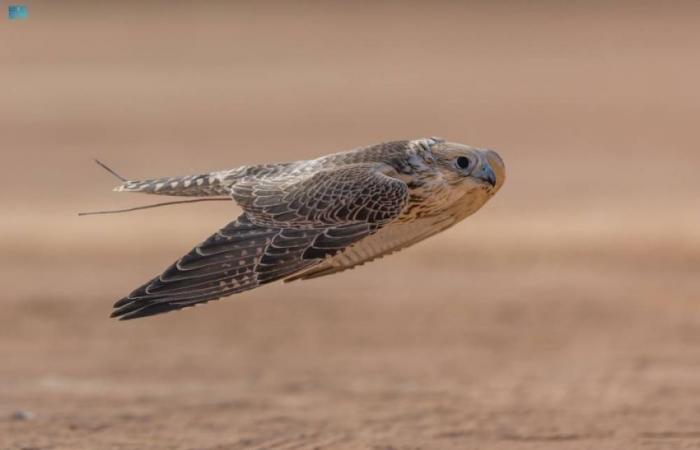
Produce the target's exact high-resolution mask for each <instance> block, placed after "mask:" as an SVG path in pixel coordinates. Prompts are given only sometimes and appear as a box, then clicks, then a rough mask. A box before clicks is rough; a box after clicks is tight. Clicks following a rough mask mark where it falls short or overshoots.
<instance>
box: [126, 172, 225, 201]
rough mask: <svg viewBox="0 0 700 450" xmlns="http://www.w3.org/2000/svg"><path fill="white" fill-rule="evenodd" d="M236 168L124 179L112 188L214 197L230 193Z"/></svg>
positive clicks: (158, 193)
mask: <svg viewBox="0 0 700 450" xmlns="http://www.w3.org/2000/svg"><path fill="white" fill-rule="evenodd" d="M235 172H236V170H235V169H234V170H226V171H221V172H210V173H205V174H200V175H185V176H181V177H167V178H156V179H151V180H143V181H125V182H124V183H123V184H122V185H121V186H117V187H116V188H114V190H115V191H117V192H141V193H144V194H157V195H172V196H181V197H216V196H228V195H230V194H231V186H232V185H233V182H234V179H235V178H236V177H235Z"/></svg>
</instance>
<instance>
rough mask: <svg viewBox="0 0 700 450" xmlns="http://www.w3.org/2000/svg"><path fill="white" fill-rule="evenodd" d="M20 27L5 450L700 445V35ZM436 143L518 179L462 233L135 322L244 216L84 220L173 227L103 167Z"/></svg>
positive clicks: (468, 12)
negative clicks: (164, 284) (172, 277)
mask: <svg viewBox="0 0 700 450" xmlns="http://www.w3.org/2000/svg"><path fill="white" fill-rule="evenodd" d="M4 3H5V2H3V4H0V8H3V9H2V11H3V17H2V18H1V19H0V87H1V89H2V90H1V94H0V136H1V137H2V138H1V139H2V141H1V142H2V143H1V144H0V152H1V155H2V157H1V161H2V168H3V171H2V172H3V173H2V187H1V188H0V204H1V205H2V210H3V213H2V217H3V219H2V220H1V221H0V251H1V253H2V258H0V274H1V275H0V276H1V277H2V293H1V294H0V360H1V362H0V448H12V449H14V448H25V447H32V448H72V449H75V448H183V449H184V448H187V449H195V448H198V449H203V448H206V449H229V448H230V449H234V448H261V449H262V448H333V449H335V448H341V449H342V448H348V449H355V448H359V449H361V448H368V449H379V448H382V449H389V448H396V449H416V448H425V449H442V448H454V449H465V448H489V449H520V448H533V449H534V448H537V449H541V448H567V449H569V448H572V449H573V448H581V449H584V448H586V449H588V448H597V449H602V448H641V447H642V446H644V448H659V449H660V448H664V449H665V448H681V447H675V446H676V445H678V446H690V445H695V444H700V428H699V427H698V426H697V424H698V421H700V409H698V404H700V381H699V380H700V303H699V302H700V298H698V294H700V280H698V271H699V270H700V226H699V225H700V208H699V206H700V205H699V204H698V194H699V193H700V181H699V180H698V176H697V173H698V168H699V167H700V151H699V150H700V149H699V148H698V144H699V141H700V139H698V118H699V115H700V89H698V80H699V79H700V58H699V56H700V45H699V44H700V27H699V26H698V23H699V22H698V20H700V8H698V7H697V6H694V5H693V4H683V3H675V4H674V5H673V6H671V5H666V6H661V4H654V3H653V2H629V3H615V4H613V3H612V2H566V3H565V2H532V3H529V4H526V3H524V2H498V3H496V2H471V3H458V2H425V3H413V2H391V3H384V2H372V3H355V2H345V3H340V2H338V3H329V2H313V3H308V2H303V3H301V2H300V3H267V2H245V3H233V2H231V3H225V2H191V3H190V2H146V1H144V2H131V1H130V2H112V3H109V4H107V2H48V1H28V2H27V3H26V4H27V5H28V7H29V19H28V20H25V21H9V20H7V19H6V18H5V17H4V14H5V13H6V9H5V6H6V5H5V4H4ZM427 136H441V137H444V138H447V139H449V140H452V141H458V142H464V143H468V144H471V145H475V146H482V147H489V148H494V149H496V150H498V151H499V152H500V154H501V155H502V156H503V158H504V159H505V161H506V164H507V170H508V180H507V182H506V185H505V187H504V188H503V190H502V191H501V192H500V193H499V194H498V195H497V196H496V197H495V198H494V199H493V200H492V201H491V202H490V203H489V204H488V205H487V206H486V207H485V208H484V209H483V210H482V211H480V212H479V213H477V214H476V215H475V216H474V217H472V218H471V219H469V220H468V221H466V222H464V223H462V224H460V225H459V226H457V227H455V228H454V229H452V230H450V231H448V232H446V233H443V234H442V235H440V236H438V237H435V238H433V239H430V240H429V241H427V242H425V243H422V244H420V245H419V246H417V247H415V248H411V249H409V250H406V251H404V252H402V253H400V254H397V255H394V256H391V257H388V258H385V259H384V260H381V261H379V262H376V263H373V264H372V265H371V266H365V267H362V268H359V269H356V270H353V271H350V272H347V273H343V274H341V275H338V276H334V277H329V278H324V279H320V280H317V281H311V282H301V283H294V284H289V285H282V284H276V285H272V286H268V287H265V288H262V289H259V290H255V291H252V292H249V293H245V294H242V295H239V296H237V297H233V298H229V299H226V300H225V301H220V302H214V303H212V304H208V305H206V306H203V307H198V308H195V309H191V310H187V311H185V312H180V313H175V314H168V315H166V316H163V317H156V318H152V319H146V320H141V321H134V322H129V323H118V322H115V321H113V320H110V319H108V318H107V315H108V314H109V312H110V307H111V303H112V302H113V301H114V300H116V299H118V298H119V297H120V296H122V295H124V294H126V293H128V292H129V291H130V290H131V289H132V288H134V287H136V286H137V285H139V284H140V283H141V282H143V281H145V280H146V279H148V278H150V277H151V276H153V275H155V274H157V273H159V272H160V271H161V270H162V269H163V268H164V267H165V266H166V265H168V264H169V263H170V262H172V261H173V260H174V259H176V258H177V257H179V256H180V255H182V254H183V253H185V252H186V251H188V250H189V249H190V248H191V247H192V246H193V245H194V244H196V243H197V242H199V241H201V240H202V239H204V238H205V237H207V236H208V235H209V234H211V233H212V232H213V231H215V230H216V229H217V228H219V227H220V226H222V225H224V224H225V223H227V222H228V221H229V220H231V219H232V218H233V217H234V216H235V215H237V214H238V212H239V209H238V208H237V207H235V206H234V205H227V204H219V203H216V204H201V205H187V206H177V207H172V208H170V209H160V210H151V211H144V212H136V213H131V214H125V215H119V216H96V217H83V218H78V217H77V215H76V213H77V212H78V211H84V210H94V209H108V208H117V207H126V206H133V205H140V204H145V203H148V202H150V201H151V200H153V199H152V198H147V197H141V196H138V195H128V194H116V193H113V192H111V188H112V187H113V186H114V185H115V182H116V180H115V179H113V178H111V177H110V176H109V175H108V174H107V173H106V172H104V171H102V170H100V169H99V168H98V167H97V166H95V165H94V164H93V162H92V158H94V157H99V158H101V159H102V160H104V161H105V162H107V163H109V164H111V165H112V166H113V167H114V168H115V169H117V170H118V171H119V172H122V173H123V174H124V175H126V176H128V177H130V178H134V179H138V178H149V177H156V176H169V175H181V174H190V173H198V172H202V171H209V170H213V169H225V168H232V167H235V166H238V165H240V164H247V163H256V162H271V161H281V160H294V159H306V158H311V157H315V156H318V155H321V154H324V153H330V152H334V151H341V150H347V149H350V148H353V147H355V146H359V145H365V144H370V143H375V142H379V141H384V140H392V139H407V138H418V137H427ZM156 200H158V199H156ZM16 411H29V412H31V413H32V415H33V419H32V420H17V418H13V414H14V413H15V412H16ZM682 448H690V447H682Z"/></svg>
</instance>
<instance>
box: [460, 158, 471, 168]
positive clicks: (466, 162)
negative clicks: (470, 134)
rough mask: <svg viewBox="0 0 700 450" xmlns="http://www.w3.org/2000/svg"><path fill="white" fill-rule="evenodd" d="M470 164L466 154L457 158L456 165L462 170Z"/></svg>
mask: <svg viewBox="0 0 700 450" xmlns="http://www.w3.org/2000/svg"><path fill="white" fill-rule="evenodd" d="M470 165H471V161H469V158H467V157H466V156H460V157H459V158H457V167H459V168H460V169H463V170H467V169H468V168H469V166H470Z"/></svg>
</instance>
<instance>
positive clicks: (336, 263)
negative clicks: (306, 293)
mask: <svg viewBox="0 0 700 450" xmlns="http://www.w3.org/2000/svg"><path fill="white" fill-rule="evenodd" d="M455 223H457V220H456V219H455V217H453V216H447V217H442V218H439V217H438V218H436V217H426V218H422V219H416V220H413V221H411V222H401V223H398V222H393V223H390V224H388V225H387V226H385V227H384V228H382V229H381V230H379V231H378V232H377V233H374V234H373V235H371V236H368V237H366V238H364V239H362V240H359V241H357V242H355V243H353V244H352V245H349V246H348V247H346V248H344V249H343V250H342V251H340V252H338V253H337V254H336V255H334V256H333V257H331V258H326V259H325V260H323V261H322V262H320V263H319V264H316V265H314V266H312V267H309V268H308V269H306V270H303V271H301V272H298V273H295V274H294V275H292V276H290V277H288V278H285V280H284V281H285V282H289V281H295V280H309V279H311V278H318V277H323V276H326V275H332V274H334V273H338V272H342V271H344V270H348V269H352V268H354V267H356V266H361V265H363V264H365V263H368V262H370V261H374V260H375V259H379V258H382V257H383V256H386V255H390V254H392V253H395V252H398V251H400V250H403V249H404V248H406V247H410V246H411V245H413V244H415V243H417V242H420V241H422V240H424V239H427V238H429V237H430V236H433V235H435V234H437V233H439V232H441V231H443V230H445V229H447V228H449V227H451V226H452V225H454V224H455Z"/></svg>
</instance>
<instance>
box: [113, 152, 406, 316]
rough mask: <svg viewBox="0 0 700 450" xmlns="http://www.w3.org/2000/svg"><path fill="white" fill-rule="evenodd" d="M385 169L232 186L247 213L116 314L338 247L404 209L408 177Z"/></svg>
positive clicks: (235, 285)
mask: <svg viewBox="0 0 700 450" xmlns="http://www.w3.org/2000/svg"><path fill="white" fill-rule="evenodd" d="M360 169H362V170H360ZM382 170H383V168H382V167H380V166H376V165H372V166H370V165H362V166H351V167H346V168H340V169H334V170H325V171H323V172H322V173H321V172H318V173H316V174H314V175H311V176H309V177H307V178H304V179H302V180H299V181H297V182H296V183H294V182H290V180H288V179H285V180H283V181H281V182H278V183H275V182H274V181H272V180H265V182H264V183H259V185H256V184H255V183H254V182H253V180H248V181H246V185H245V187H244V188H241V189H240V190H238V192H237V193H234V197H235V198H236V199H237V200H238V201H239V202H240V203H241V204H242V206H243V208H244V210H245V212H244V213H243V214H242V215H241V216H240V217H239V218H238V219H237V220H236V221H234V222H231V223H230V224H228V225H227V226H226V227H224V228H223V229H221V230H219V232H217V233H216V234H214V235H213V236H211V237H210V238H209V239H207V240H206V241H204V242H203V243H202V244H200V245H198V246H197V247H195V248H194V249H193V250H192V251H190V252H189V253H188V254H187V255H185V256H183V257H182V258H180V260H178V261H177V262H176V263H175V264H173V265H172V266H170V267H169V268H168V269H166V270H165V272H163V274H161V275H160V276H158V277H156V278H154V279H153V280H151V281H149V282H148V283H146V284H144V285H143V286H141V287H140V288H138V289H136V290H135V291H134V292H132V293H131V294H129V296H127V297H125V298H123V299H121V300H119V301H118V302H117V303H116V304H115V305H114V307H115V308H116V309H115V310H114V312H113V313H112V316H113V317H119V318H120V319H134V318H137V317H145V316H150V315H154V314H159V313H163V312H167V311H171V310H175V309H181V308H186V307H189V306H194V305H196V304H198V303H204V302H207V301H210V300H215V299H218V298H221V297H224V296H228V295H231V294H235V293H238V292H242V291H246V290H249V289H253V288H255V287H257V286H260V285H262V284H265V283H269V282H272V281H275V280H279V279H281V278H285V277H288V276H291V275H293V274H295V273H297V272H299V271H302V270H305V269H308V268H310V267H312V266H314V265H316V264H318V263H320V262H322V261H323V260H324V258H326V257H327V256H332V255H335V254H337V253H338V252H339V251H342V250H343V249H345V248H347V247H348V246H350V245H352V244H353V243H355V242H357V241H359V240H361V239H363V238H365V237H367V236H369V235H371V234H373V233H375V232H376V231H377V230H378V229H380V228H381V227H382V226H383V225H385V224H386V223H388V222H390V221H391V220H393V219H394V218H396V217H397V216H398V215H399V214H400V212H401V210H402V209H403V206H404V205H405V202H406V197H407V193H408V189H407V187H406V185H405V183H403V182H402V181H400V180H397V179H395V178H391V177H389V176H387V175H385V174H384V173H383V172H382ZM259 199H262V200H259ZM273 199H274V201H273Z"/></svg>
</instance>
